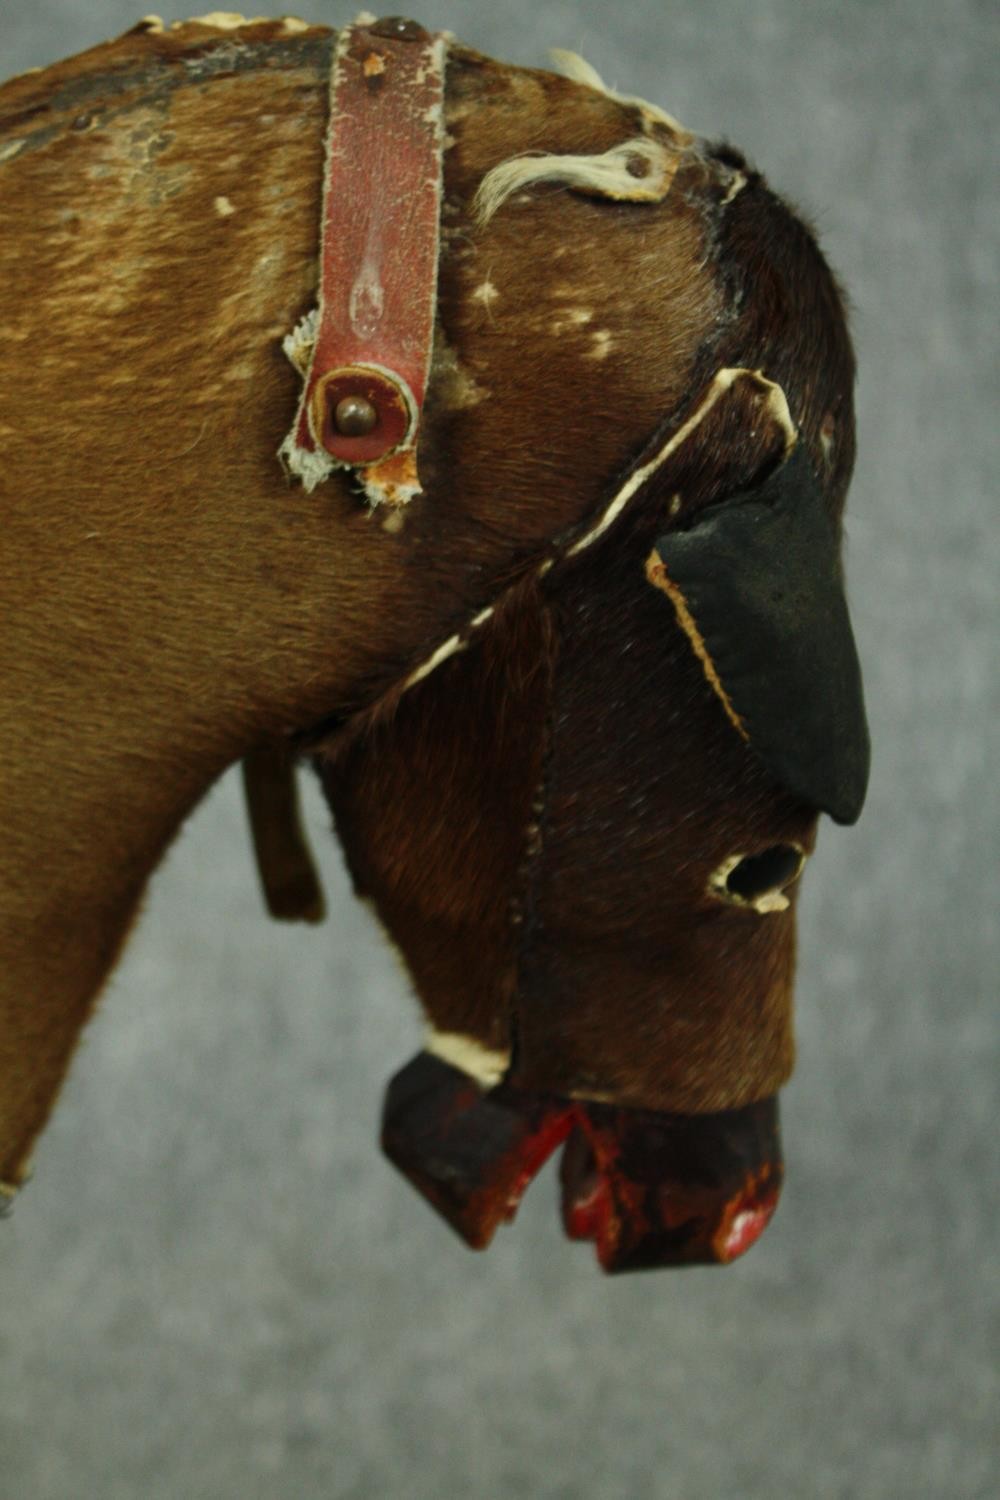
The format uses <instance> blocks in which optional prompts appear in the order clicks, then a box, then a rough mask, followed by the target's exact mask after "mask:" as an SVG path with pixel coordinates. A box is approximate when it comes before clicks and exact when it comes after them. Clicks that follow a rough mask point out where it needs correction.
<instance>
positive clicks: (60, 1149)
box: [0, 0, 1000, 1500]
mask: <svg viewBox="0 0 1000 1500" xmlns="http://www.w3.org/2000/svg"><path fill="white" fill-rule="evenodd" d="M150 3H153V0H150ZM139 13H140V0H135V4H130V3H128V0H103V3H94V0H91V3H88V4H82V3H70V0H61V3H59V0H0V75H6V74H8V73H13V72H17V71H20V70H21V69H24V68H27V67H30V66H34V65H38V64H44V63H46V62H49V61H52V60H54V59H55V58H57V57H59V56H62V55H65V54H67V53H69V52H73V51H76V50H79V49H81V48H83V47H86V46H90V45H92V44H93V43H96V42H98V41H100V40H102V39H103V38H104V37H106V36H108V35H110V34H112V33H114V32H115V31H118V30H122V29H124V28H125V27H126V25H128V24H131V22H132V21H133V20H134V19H135V18H136V17H137V15H138V14H139ZM308 14H309V16H310V17H311V18H313V19H322V20H328V21H330V22H332V23H339V22H342V21H344V20H347V19H349V17H350V12H349V11H348V10H347V9H345V8H344V7H342V6H329V7H327V6H324V5H323V4H322V3H321V0H315V3H314V4H313V5H312V6H311V7H310V8H309V10H308ZM995 15H996V12H995V11H994V9H993V7H992V6H989V5H987V4H985V3H976V0H950V3H949V4H947V5H944V6H942V5H940V4H934V3H920V0H909V3H906V0H671V3H670V4H654V3H638V0H622V3H620V4H617V5H607V4H605V3H597V0H587V3H578V4H572V3H566V0H545V3H544V4H542V3H526V0H507V3H506V4H499V3H492V4H490V3H486V0H468V3H465V4H462V3H458V0H453V3H448V0H428V3H427V4H426V6H425V7H424V9H423V10H422V11H421V12H420V18H421V19H422V20H424V21H425V22H426V23H429V24H431V25H436V26H445V27H448V28H450V29H451V30H453V31H455V32H457V33H459V34H460V35H461V37H462V38H463V40H466V41H468V42H471V43H472V44H474V45H476V46H478V47H480V48H481V49H482V50H484V51H487V52H492V53H495V54H497V55H499V56H502V57H505V58H508V59H510V60H513V61H517V62H523V63H530V64H544V62H545V59H546V48H547V47H549V46H554V45H559V46H568V47H571V48H575V49H577V50H579V51H581V52H582V53H584V54H585V55H586V56H587V57H588V58H589V59H590V60H591V61H592V62H593V63H594V64H595V65H596V66H597V67H598V68H599V70H600V71H601V72H602V73H603V74H604V76H605V77H606V78H607V79H608V81H609V82H610V83H612V84H614V85H616V86H618V87H619V88H621V89H623V90H625V91H627V92H630V93H637V94H641V95H645V96H646V97H648V98H650V99H654V100H657V101H658V102H660V103H662V104H663V105H664V106H665V107H666V108H667V109H669V110H670V111H671V112H673V113H674V114H676V115H678V116H679V117H680V118H681V119H682V120H684V121H685V123H687V124H689V125H691V126H692V127H694V128H696V129H701V130H705V131H707V132H709V133H712V134H726V135H728V136H729V137H731V138H732V139H733V140H734V141H737V142H739V143H741V144H742V145H743V146H744V147H745V148H746V149H747V150H748V151H749V153H750V154H751V156H752V157H753V158H754V159H755V160H756V161H757V162H758V163H759V164H760V165H762V166H763V167H764V168H765V170H766V171H767V172H768V174H769V176H770V178H771V181H772V182H773V183H774V184H775V185H776V186H777V187H778V188H779V189H780V190H782V191H784V192H785V193H787V194H788V195H789V196H790V197H791V198H792V199H793V200H794V201H796V202H797V203H798V204H799V205H800V206H801V207H803V208H804V209H805V210H806V211H807V212H808V213H810V214H811V215H812V216H813V217H814V218H815V220H816V221H817V222H818V224H819V226H820V230H821V234H822V238H823V241H824V244H825V246H826V249H827V251H828V254H829V256H830V258H831V260H832V261H833V263H834V265H835V266H836V268H837V269H838V271H839V272H840V274H841V275H842V277H843V278H844V280H845V281H846V283H847V285H848V287H849V288H850V291H851V296H852V300H853V305H854V315H853V320H854V329H855V335H856V340H857V345H858V352H859V359H860V371H861V375H860V387H859V415H860V462H859V466H858V471H857V478H856V481H855V484H854V489H853V494H852V502H851V515H850V521H849V526H848V567H849V577H850V587H851V595H852V599H853V605H854V612H855V619H856V623H857V628H858V634H859V637H860V643H861V648H862V653H863V656H864V660H865V665H866V669H867V680H868V687H869V695H870V707H871V718H872V727H873V732H874V738H875V769H874V780H873V784H872V791H871V797H870V801H869V805H868V809H867V811H866V814H865V818H864V821H863V822H862V824H861V825H860V826H859V828H858V829H856V830H854V831H851V832H843V831H840V830H836V829H834V828H833V827H830V826H827V827H826V828H824V830H823V833H822V839H821V847H820V851H819V853H818V855H817V857H816V860H815V861H814V863H813V866H812V868H811V870H810V874H809V878H808V881H807V883H806V888H805V892H804V902H803V909H802V924H801V947H802V963H801V973H800V984H799V1011H798V1013H799V1035H800V1060H799V1065H798V1071H797V1073H796V1077H795V1079H794V1081H793V1083H792V1085H791V1086H790V1087H789V1088H788V1089H787V1090H786V1091H785V1096H784V1115H785V1131H786V1141H787V1153H788V1169H789V1182H788V1187H787V1190H786V1193H785V1197H784V1201H783V1204H782V1208H781V1211H780V1214H779V1216H778V1218H777V1220H776V1221H775V1224H774V1226H773V1228H772V1229H771V1230H770V1231H769V1233H768V1234H767V1235H766V1237H765V1238H764V1240H763V1241H762V1243H761V1244H760V1246H759V1247H758V1248H757V1249H755V1250H754V1252H753V1253H752V1254H751V1255H750V1256H749V1257H748V1258H747V1259H746V1260H745V1261H743V1262H741V1263H739V1264H738V1265H737V1266H735V1267H733V1268H732V1269H730V1270H729V1271H726V1272H715V1271H707V1270H706V1271H689V1272H686V1273H682V1274H674V1275H670V1274H659V1275H651V1276H647V1277H639V1278H633V1279H625V1280H622V1281H612V1282H609V1281H607V1280H604V1279H602V1278H601V1277H600V1276H599V1275H598V1273H597V1271H596V1270H595V1267H594V1264H593V1262H592V1258H591V1255H590V1252H589V1251H588V1250H587V1249H586V1248H583V1247H573V1246H571V1245H569V1244H567V1243H566V1242H565V1241H564V1240H563V1239H562V1237H561V1234H560V1232H559V1228H558V1225H557V1222H556V1216H555V1212H554V1187H553V1182H552V1178H551V1174H546V1176H545V1177H543V1179H542V1180H541V1181H540V1182H539V1183H538V1184H537V1185H536V1186H535V1188H534V1189H533V1190H532V1192H531V1194H530V1196H529V1198H528V1200H527V1201H526V1203H525V1205H524V1207H523V1210H522V1212H521V1215H520V1219H519V1222H518V1224H517V1226H516V1228H515V1229H512V1230H508V1231H507V1232H505V1233H503V1234H502V1235H501V1236H500V1239H499V1241H498V1242H497V1244H496V1245H495V1247H494V1249H493V1250H492V1251H491V1252H490V1254H489V1255H488V1256H485V1257H478V1258H477V1257H474V1256H472V1255H470V1254H469V1253H468V1252H466V1251H465V1250H463V1249H462V1247H461V1246H460V1245H459V1244H458V1243H457V1242H456V1241H454V1240H453V1239H452V1238H451V1237H450V1236H449V1234H448V1232H447V1231H446V1230H445V1229H444V1228H443V1227H442V1226H441V1225H440V1224H439V1223H438V1222H437V1221H436V1220H435V1219H434V1218H433V1217H432V1216H431V1214H430V1213H429V1212H428V1210H427V1209H426V1208H425V1207H424V1206H423V1204H422V1203H421V1202H420V1201H418V1199H417V1198H416V1197H415V1196H414V1195H413V1194H412V1193H411V1192H410V1191H409V1189H408V1188H407V1187H406V1186H405V1185H404V1184H403V1182H402V1181H401V1180H400V1179H398V1178H397V1177H395V1176H394V1175H393V1173H392V1172H391V1171H390V1169H389V1168H388V1167H387V1166H386V1165H385V1164H384V1163H383V1162H382V1160H381V1158H380V1157H379V1154H378V1151H377V1149H376V1145H375V1137H376V1129H377V1117H378V1111H379V1105H380V1097H381V1091H382V1085H383V1082H384V1080H385V1079H386V1078H387V1076H388V1075H389V1074H390V1073H391V1072H392V1071H393V1070H394V1069H395V1068H396V1067H397V1066H398V1065H399V1064H401V1063H402V1062H403V1061H404V1060H405V1059H406V1058H407V1057H408V1056H409V1055H410V1053H411V1051H412V1050H413V1049H414V1047H415V1045H416V1042H417V1037H418V1027H417V1022H416V1017H415V1013H414V1006H413V1004H412V1003H411V1001H410V998H409V997H408V995H407V993H406V986H405V984H404V981H403V979H402V978H401V976H400V974H399V973H398V971H397V969H396V967H395V965H394V963H393V961H392V959H391V958H390V957H389V956H388V954H387V953H386V952H385V950H384V949H383V948H382V946H381V945H380V941H379V938H378V936H377V934H376V932H375V931H374V930H373V928H372V926H371V923H370V921H369V918H368V917H367V915H366V914H365V913H364V912H363V911H361V910H360V909H358V908H356V907H355V906H354V905H353V903H352V901H351V898H350V896H349V894H348V891H347V889H346V886H345V883H344V880H343V877H342V874H341V870H340V864H339V858H338V855H337V852H336V850H335V848H334V847H333V844H332V841H331V840H329V839H327V838H326V837H324V836H323V831H324V830H325V826H326V818H325V815H324V813H323V811H322V809H321V807H320V805H319V803H318V801H317V800H316V799H315V797H313V799H312V800H311V803H310V806H311V813H312V821H313V825H314V828H315V829H316V830H317V831H318V832H319V833H320V835H321V842H322V844H323V848H324V859H325V866H326V873H327V878H328V882H329V886H330V887H331V888H332V905H333V914H332V919H331V920H330V921H329V922H328V924H327V925H326V926H325V927H324V928H321V929H320V930H318V931H316V932H309V933H299V932H294V933H289V932H285V931H281V930H279V929H278V928H277V927H275V926H273V925H269V924H268V923H266V921H265V919H264V917H263V915H262V913H261V910H260V907H259V903H258V899H257V894H256V890H255V885H254V874H253V870H252V868H251V865H250V862H249V858H248V853H247V838H246V832H245V829H244V825H243V820H242V816H241V811H240V805H239V800H238V795H237V792H238V788H237V787H236V785H235V783H234V781H233V778H232V777H231V776H230V777H228V778H227V779H226V780H225V781H224V782H223V784H222V785H221V786H220V787H219V788H218V790H217V791H216V792H215V793H214V794H213V796H212V797H211V798H210V799H209V801H208V802H207V803H206V804H205V805H204V806H203V807H202V808H201V810H200V811H199V812H198V814H197V816H196V817H195V818H194V819H193V820H192V821H191V823H190V825H189V827H188V828H187V830H186V831H185V833H184V834H183V836H182V837H181V838H180V840H179V841H178V843H177V844H176V846H175V847H174V849H173V850H172V852H171V854H170V856H169V859H168V860H167V863H166V865H165V867H164V869H162V870H161V871H160V872H159V874H158V875H157V877H156V879H155V881H154V884H153V887H152V891H151V895H150V899H149V902H148V909H147V912H146V916H145V919H144V920H143V922H142V924H141V926H140V929H139V932H138V935H137V936H136V937H135V939H134V941H133V943H132V945H131V947H130V949H129V952H128V954H127V957H126V960H125V962H124V963H123V965H122V966H121V969H120V970H119V972H118V974H117V975H116V977H115V979H114V982H113V983H112V985H111V987H110V990H109V992H108V994H107V996H106V997H105V1000H104V1003H103V1006H102V1009H101V1014H100V1017H99V1019H98V1021H97V1022H96V1024H95V1025H93V1026H92V1028H91V1030H90V1032H89V1034H88V1039H87V1041H86V1044H85V1046H84V1048H83V1050H82V1053H81V1055H80V1057H79V1060H78V1063H77V1065H76V1067H75V1070H74V1073H73V1076H72V1080H71V1083H70V1085H69V1087H68V1090H67V1092H66V1094H65V1096H64V1099H63V1102H62V1106H61V1108H60V1110H59V1112H58V1114H57V1117H56V1120H55V1123H54V1124H53V1126H52V1127H51V1129H50V1130H49V1132H48V1134H47V1135H46V1137H45V1139H44V1143H43V1145H42V1148H41V1150H40V1151H39V1153H38V1159H37V1178H36V1181H35V1183H34V1184H33V1185H32V1187H31V1188H30V1190H29V1191H28V1192H27V1193H25V1194H24V1196H23V1198H22V1200H21V1202H20V1203H19V1205H18V1209H17V1212H16V1214H15V1216H14V1219H13V1221H12V1222H11V1223H10V1224H7V1225H5V1226H3V1232H2V1234H0V1494H2V1495H3V1496H4V1497H5V1500H7V1497H10V1500H79V1497H82V1496H88V1497H89V1496H94V1497H97V1500H119V1497H121V1500H132V1497H136V1496H143V1497H144V1500H177V1497H181V1496H184V1497H205V1500H255V1497H258V1496H259V1497H262V1500H263V1497H273V1496H285V1495H289V1496H291V1495H294V1496H296V1497H299V1500H328V1497H329V1500H348V1497H350V1500H431V1497H435V1500H437V1497H442V1496H444V1497H463V1500H464V1497H466V1496H477V1497H484V1500H515V1497H524V1500H639V1497H654V1500H661V1497H663V1500H667V1497H675V1496H676V1497H679V1500H681V1497H682V1500H774V1497H778V1496H781V1497H786V1496H787V1497H804V1500H813V1497H818V1500H876V1497H877V1500H897V1497H900V1496H906V1497H908V1500H943V1497H961V1500H974V1497H984V1500H985V1497H986V1496H987V1495H990V1496H992V1495H994V1494H995V1493H996V1489H995V1483H996V1476H995V1472H994V1480H993V1483H992V1484H991V1482H990V1480H989V1472H990V1461H991V1434H992V1433H993V1432H994V1431H995V1428H994V1425H993V1424H994V1423H995V1418H996V1412H997V1409H998V1407H997V1400H998V1395H1000V1392H998V1381H997V1371H996V1358H995V1357H996V1352H997V1350H996V1343H995V1334H996V1311H997V1301H996V1288H997V1284H998V1280H1000V1278H998V1276H997V1270H998V1267H997V1263H996V1256H995V1245H996V1241H997V1235H998V1224H997V1214H996V1200H995V1189H996V1176H997V1173H996V1168H997V1152H996V1144H995V1142H996V1119H997V1112H998V1100H997V1089H996V1081H997V1055H996V1036H997V1033H996V1025H995V1005H996V998H997V995H996V991H997V975H998V973H1000V954H998V943H997V924H998V910H1000V891H998V882H997V873H996V870H997V846H998V841H1000V819H998V816H997V812H998V809H997V791H996V787H997V772H998V755H997V749H998V744H997V733H996V720H997V680H996V671H995V668H996V659H997V645H998V630H997V613H996V596H997V585H998V573H1000V569H998V548H997V540H996V539H997V521H996V512H995V505H994V506H993V511H992V514H989V513H988V510H987V507H988V505H989V503H990V498H991V497H990V495H989V491H988V476H990V475H992V474H995V473H996V468H997V465H996V458H997V418H996V404H997V385H996V380H995V370H994V365H993V357H994V355H995V346H996V332H997V328H996V309H997V286H996V282H997V267H996V218H995V206H994V205H995V202H996V186H997V184H996V177H995V173H994V159H995V145H994V140H995V134H996V124H997V121H996V113H995V109H994V108H993V95H992V94H991V88H992V87H993V86H994V85H995V74H994V69H995V57H996V53H997V42H998V35H997V32H998V28H997V25H996V21H995ZM991 177H992V182H991ZM991 188H992V193H991V192H990V189H991ZM0 232H2V231H0ZM0 544H2V541H0ZM991 668H992V669H993V670H992V671H991ZM991 751H992V754H991ZM991 1318H992V1322H991ZM991 1335H992V1338H993V1341H992V1342H991Z"/></svg>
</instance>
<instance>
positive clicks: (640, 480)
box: [566, 369, 798, 557]
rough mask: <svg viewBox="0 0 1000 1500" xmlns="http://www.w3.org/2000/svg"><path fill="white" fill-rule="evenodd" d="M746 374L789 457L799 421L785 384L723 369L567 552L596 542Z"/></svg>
mask: <svg viewBox="0 0 1000 1500" xmlns="http://www.w3.org/2000/svg"><path fill="white" fill-rule="evenodd" d="M744 377H745V378H746V379H747V380H754V381H756V382H757V384H758V385H761V386H763V387H764V388H765V389H766V391H767V399H768V406H769V407H770V409H771V415H772V416H773V417H774V419H775V421H776V422H777V423H778V425H779V426H780V427H781V428H783V430H784V433H785V457H786V458H787V456H788V454H789V453H790V452H791V451H792V449H793V448H794V446H795V442H796V439H797V438H798V432H797V430H796V427H795V423H794V422H793V421H792V417H791V413H790V412H789V410H788V401H787V399H786V397H785V393H784V391H783V390H782V389H781V386H780V385H777V384H776V383H775V382H774V381H773V380H768V379H767V377H766V376H765V375H763V374H762V373H761V371H760V370H744V369H729V370H719V371H718V373H717V374H716V376H715V378H714V379H713V381H712V384H711V385H710V386H709V388H708V393H707V395H706V396H705V399H704V401H702V403H701V405H700V406H699V407H697V408H696V409H695V410H694V411H693V412H692V413H691V415H690V416H689V417H688V419H687V421H686V422H684V423H683V424H682V425H681V426H680V427H678V429H677V431H676V432H675V433H674V435H673V437H672V438H670V439H669V441H668V442H666V443H665V444H664V445H663V447H662V448H661V449H660V451H659V453H655V454H654V455H653V457H652V458H651V459H649V460H648V461H647V462H646V463H644V464H643V466H642V468H641V469H636V471H635V473H634V474H632V475H631V476H630V478H629V479H627V480H626V482H625V483H624V484H623V485H622V487H621V489H620V490H619V491H618V493H617V495H616V496H615V497H614V499H613V500H612V502H611V504H610V505H609V506H608V508H607V510H606V511H605V512H604V515H603V516H602V517H601V519H600V520H599V521H598V523H597V525H596V526H594V527H593V528H592V529H591V530H590V531H588V532H587V534H586V535H585V536H582V537H580V539H579V541H577V542H575V543H574V544H573V546H572V547H571V548H570V549H569V551H568V553H567V554H566V555H567V557H575V556H576V554H577V553H578V552H582V551H583V549H584V548H585V547H589V546H590V545H591V544H592V543H593V542H596V541H597V538H598V537H599V536H603V534H604V532H606V531H607V529H608V527H609V526H611V525H612V524H613V522H614V521H616V520H617V519H618V517H619V516H620V515H621V513H622V511H623V510H624V509H625V506H626V505H627V504H628V502H629V501H630V500H631V498H632V496H633V495H634V494H635V493H636V491H637V490H640V489H641V488H642V486H643V485H644V484H645V483H646V481H647V479H649V478H650V476H651V475H653V474H655V473H656V471H657V469H659V468H660V467H661V466H662V465H663V464H664V463H665V462H666V461H667V459H668V458H669V457H670V455H671V454H672V453H674V452H676V450H677V449H678V448H679V447H680V445H681V444H682V443H683V442H686V441H687V439H688V438H689V437H690V436H691V434H692V432H694V430H695V428H696V427H697V426H699V425H700V423H702V422H703V421H704V420H705V418H706V417H707V416H708V414H709V412H710V411H711V410H712V407H713V406H714V405H715V403H716V402H717V401H718V399H719V397H720V396H723V395H724V394H725V393H726V391H728V390H729V388H730V386H732V385H734V384H735V382H736V381H737V380H740V379H743V378H744Z"/></svg>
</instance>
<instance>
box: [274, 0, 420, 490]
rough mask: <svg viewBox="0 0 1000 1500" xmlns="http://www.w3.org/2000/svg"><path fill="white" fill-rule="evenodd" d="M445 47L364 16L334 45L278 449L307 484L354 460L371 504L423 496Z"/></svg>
mask: <svg viewBox="0 0 1000 1500" xmlns="http://www.w3.org/2000/svg"><path fill="white" fill-rule="evenodd" d="M446 46H447V36H446V34H445V33H437V34H433V35H432V34H431V33H430V32H427V31H425V30H424V28H423V27H422V26H419V25H418V24H417V23H416V22H415V21H406V20H403V19H402V18H399V17H393V18H391V19H389V20H382V21H375V20H374V19H373V18H372V17H370V16H361V17H360V18H359V19H358V21H356V22H355V23H354V24H353V25H352V26H348V27H346V28H345V29H344V30H343V31H342V32H341V33H340V36H339V39H338V42H337V46H336V48H335V51H334V57H333V70H332V78H331V84H330V122H329V134H328V140H327V165H326V181H325V188H324V198H323V223H322V248H321V253H320V285H319V305H318V307H317V309H316V310H315V312H313V313H310V314H309V315H308V316H307V317H306V318H305V319H304V320H303V322H302V323H301V324H300V325H299V327H298V328H297V329H296V331H295V333H293V334H291V335H290V336H289V338H287V339H286V340H285V351H286V353H287V354H288V355H289V358H291V359H292V361H293V362H294V363H295V364H296V365H297V366H298V367H299V369H300V370H302V371H303V373H304V374H305V388H304V390H303V393H302V399H301V401H300V404H299V410H298V414H297V416H296V419H295V425H294V427H293V428H292V431H291V432H290V433H289V435H288V437H287V438H286V439H285V442H284V444H283V445H282V448H281V456H282V458H283V460H284V462H285V464H286V466H287V467H288V469H289V470H290V471H291V472H292V473H293V474H296V475H297V476H298V477H299V478H300V479H301V480H302V482H303V483H304V485H305V487H306V488H307V489H308V490H312V489H314V488H315V486H316V485H317V484H320V483H322V481H323V480H324V479H326V478H327V477H328V476H329V474H330V473H331V472H332V471H333V470H334V469H335V468H354V469H357V470H358V473H359V478H360V479H361V480H362V482H363V484H364V486H365V490H366V491H367V494H368V498H369V500H370V501H371V502H372V503H373V504H378V503H379V502H383V501H384V502H387V503H389V504H396V505H399V504H404V503H405V502H406V501H407V500H409V499H411V498H412V497H413V496H414V495H417V494H419V493H420V482H419V479H418V475H417V463H416V441H417V430H418V426H419V421H420V413H421V408H422V405H423V399H424V391H425V388H426V385H427V377H428V371H429V367H430V357H431V345H432V341H433V336H434V312H435V304H436V298H437V269H438V255H439V248H440V221H441V183H442V158H443V151H444V68H445V54H446Z"/></svg>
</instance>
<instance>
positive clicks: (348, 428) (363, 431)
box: [333, 396, 378, 437]
mask: <svg viewBox="0 0 1000 1500" xmlns="http://www.w3.org/2000/svg"><path fill="white" fill-rule="evenodd" d="M377 421H378V412H377V411H376V409H375V407H374V406H373V405H372V403H371V402H370V401H367V400H366V399H365V397H364V396H345V397H344V399H343V400H342V401H338V402H337V405H336V406H335V407H334V411H333V425H334V426H335V427H336V429H337V431H338V432H339V433H340V434H341V436H342V437H367V436H368V434H369V433H370V432H371V431H372V430H373V428H374V427H375V424H376V422H377Z"/></svg>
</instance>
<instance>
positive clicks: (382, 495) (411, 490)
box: [358, 465, 423, 508]
mask: <svg viewBox="0 0 1000 1500" xmlns="http://www.w3.org/2000/svg"><path fill="white" fill-rule="evenodd" d="M375 467H376V468H377V467H378V466H377V465H376V466H375ZM358 478H359V479H360V480H361V482H362V484H363V485H364V489H365V496H366V498H367V499H368V501H369V503H370V504H371V506H372V507H373V508H374V507H375V506H378V505H390V506H396V507H399V506H402V505H409V503H410V501H411V500H414V499H416V497H417V496H418V495H422V494H423V490H422V489H421V488H420V485H419V484H418V483H416V482H414V483H413V484H400V483H399V482H398V481H396V480H394V481H392V483H390V484H388V485H387V484H385V482H384V481H382V480H379V479H378V478H376V477H372V476H371V475H370V471H366V470H365V469H360V468H359V469H358Z"/></svg>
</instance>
